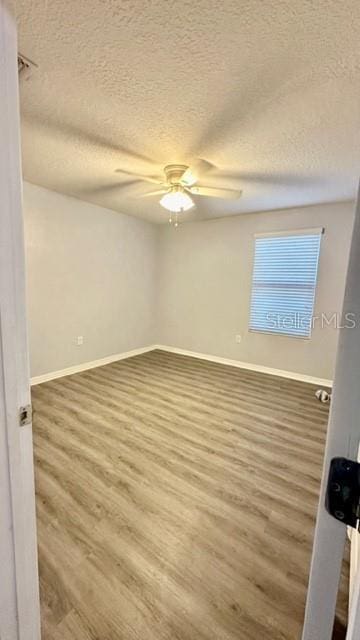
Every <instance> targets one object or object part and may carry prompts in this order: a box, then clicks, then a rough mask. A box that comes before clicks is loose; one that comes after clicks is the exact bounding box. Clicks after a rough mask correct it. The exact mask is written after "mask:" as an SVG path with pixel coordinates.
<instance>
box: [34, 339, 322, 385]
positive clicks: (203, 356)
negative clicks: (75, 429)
mask: <svg viewBox="0 0 360 640" xmlns="http://www.w3.org/2000/svg"><path fill="white" fill-rule="evenodd" d="M154 349H159V350H160V351H168V352H169V353H177V354H179V355H181V356H189V357H190V358H198V359H200V360H208V361H210V362H217V363H218V364H225V365H228V366H230V367H237V368H238V369H247V370H249V371H258V372H259V373H267V374H269V375H272V376H279V377H280V378H289V379H290V380H299V381H300V382H308V383H309V384H316V385H319V387H332V384H333V381H332V380H327V379H326V378H316V377H314V376H308V375H305V374H304V373H296V372H295V371H286V370H284V369H273V368H271V367H265V366H263V365H260V364H252V363H250V362H242V361H241V360H231V359H229V358H222V357H221V356H213V355H210V354H207V353H198V352H197V351H189V350H187V349H179V348H178V347H170V346H168V345H164V344H152V345H149V346H148V347H140V348H139V349H132V350H131V351H124V352H123V353H116V354H114V355H112V356H106V357H105V358H100V359H99V360H92V361H91V362H83V363H82V364H78V365H74V366H72V367H67V368H66V369H60V370H59V371H51V372H49V373H44V374H43V375H41V376H34V377H33V378H31V379H30V384H31V386H35V385H37V384H41V383H42V382H49V381H50V380H56V378H63V377H65V376H71V375H73V374H74V373H80V372H81V371H87V370H88V369H95V368H96V367H102V366H103V365H105V364H111V363H112V362H116V361H117V360H125V359H126V358H132V357H133V356H138V355H141V354H142V353H147V352H148V351H154Z"/></svg>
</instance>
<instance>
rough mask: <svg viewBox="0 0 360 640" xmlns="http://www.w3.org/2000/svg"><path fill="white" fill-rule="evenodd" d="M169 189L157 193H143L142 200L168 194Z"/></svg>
mask: <svg viewBox="0 0 360 640" xmlns="http://www.w3.org/2000/svg"><path fill="white" fill-rule="evenodd" d="M168 190H169V189H168V188H164V189H157V190H156V191H149V192H148V193H143V194H142V195H141V196H140V198H148V197H149V196H159V195H162V194H163V193H166V192H167V191H168Z"/></svg>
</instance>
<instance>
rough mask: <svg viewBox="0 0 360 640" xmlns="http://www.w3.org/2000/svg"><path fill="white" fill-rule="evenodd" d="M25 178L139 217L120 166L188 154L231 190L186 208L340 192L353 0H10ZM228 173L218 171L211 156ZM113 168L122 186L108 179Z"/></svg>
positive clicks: (350, 100)
mask: <svg viewBox="0 0 360 640" xmlns="http://www.w3.org/2000/svg"><path fill="white" fill-rule="evenodd" d="M16 6H17V15H18V24H19V49H20V51H21V52H22V53H24V54H25V55H26V56H28V57H29V58H31V59H33V60H34V61H35V62H36V63H37V64H38V65H39V68H38V69H37V70H36V71H35V72H34V73H33V75H32V77H31V78H30V80H29V81H22V82H21V109H22V146H23V167H24V176H25V179H27V180H29V181H30V182H34V183H36V184H40V185H43V186H45V187H48V188H50V189H54V190H56V191H60V192H63V193H66V194H69V195H73V196H76V197H78V198H81V199H83V200H88V201H91V202H95V203H98V204H101V205H103V206H105V207H109V208H111V209H115V210H117V211H121V212H124V213H128V214H132V215H135V216H140V217H143V218H145V219H146V220H150V221H156V222H162V221H166V220H167V214H166V212H165V211H164V209H162V207H160V205H159V203H158V200H159V197H153V198H145V199H143V198H140V197H139V196H140V195H141V194H143V193H146V191H148V190H149V189H151V188H152V185H149V184H146V183H143V184H136V183H135V184H129V183H130V181H131V176H130V175H127V174H120V173H116V171H115V170H116V169H118V168H122V169H124V170H125V171H127V172H132V171H137V172H142V173H146V174H154V173H157V172H161V169H162V167H163V165H164V164H167V163H170V162H187V163H189V164H191V161H192V159H193V158H196V157H200V158H205V159H206V160H208V161H210V162H212V163H214V164H215V165H216V167H218V170H217V171H214V172H213V173H212V174H211V175H209V176H207V177H206V179H204V183H206V184H208V185H212V186H217V185H218V186H228V187H234V186H235V187H238V188H241V189H242V190H243V196H242V198H241V199H240V200H238V201H235V202H234V201H224V200H213V199H209V198H201V199H199V198H198V199H197V205H198V206H197V208H196V209H195V210H192V211H191V212H189V213H188V214H186V216H187V218H192V219H200V218H203V217H218V216H222V215H233V214H236V213H240V212H246V211H258V210H264V209H273V208H282V207H290V206H295V205H306V204H312V203H319V202H329V201H336V200H347V199H351V198H354V196H355V192H356V183H357V179H358V175H359V167H360V134H359V129H360V126H359V125H360V37H359V34H360V3H359V2H358V0H342V1H340V2H339V0H313V1H311V0H224V1H223V2H218V1H217V0H216V1H215V0H192V1H189V0H181V1H180V0H168V1H166V0H76V1H74V0H33V1H30V0H18V1H17V2H16ZM225 170H226V171H227V173H229V171H231V173H232V174H236V175H237V176H238V177H233V178H229V177H228V178H227V179H226V180H225V179H223V178H222V177H221V171H225ZM120 182H123V185H122V186H121V185H120V186H119V184H120Z"/></svg>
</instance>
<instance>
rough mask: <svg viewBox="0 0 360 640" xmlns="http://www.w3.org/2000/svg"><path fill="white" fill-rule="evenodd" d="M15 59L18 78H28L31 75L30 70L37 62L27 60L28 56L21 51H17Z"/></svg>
mask: <svg viewBox="0 0 360 640" xmlns="http://www.w3.org/2000/svg"><path fill="white" fill-rule="evenodd" d="M17 60H18V74H19V78H20V79H21V80H23V79H24V80H28V79H29V77H30V76H31V72H32V70H33V69H34V68H36V67H37V64H35V62H32V60H29V58H27V57H26V56H24V55H23V54H22V53H18V57H17Z"/></svg>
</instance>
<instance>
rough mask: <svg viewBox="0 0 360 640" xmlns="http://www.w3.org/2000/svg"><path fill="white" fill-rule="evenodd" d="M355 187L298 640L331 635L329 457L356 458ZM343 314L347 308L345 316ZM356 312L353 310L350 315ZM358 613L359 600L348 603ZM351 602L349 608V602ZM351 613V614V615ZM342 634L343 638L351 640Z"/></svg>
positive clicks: (358, 265)
mask: <svg viewBox="0 0 360 640" xmlns="http://www.w3.org/2000/svg"><path fill="white" fill-rule="evenodd" d="M359 271H360V188H359V193H358V199H357V204H356V210H355V220H354V227H353V233H352V240H351V249H350V258H349V265H348V271H347V276H346V284H345V294H344V303H343V310H342V322H341V326H346V324H345V321H346V318H347V317H350V318H355V319H356V322H355V326H354V327H353V328H351V329H342V330H341V331H340V336H339V343H338V348H337V354H336V365H335V377H334V386H333V393H332V401H331V410H330V417H329V424H328V430H327V436H326V447H325V455H324V463H323V474H322V480H321V489H320V498H319V505H318V511H317V519H316V527H315V534H314V543H313V553H312V561H311V568H310V577H309V586H308V592H307V602H306V611H305V620H304V627H303V635H302V640H330V639H331V636H332V630H333V624H334V618H335V610H336V600H337V594H338V588H339V581H340V575H341V568H342V561H343V555H344V545H345V540H346V534H347V530H346V526H345V525H344V524H343V523H341V522H339V521H338V520H335V519H334V518H333V517H332V516H330V515H329V514H328V512H327V511H326V509H325V496H326V489H327V483H328V474H329V467H330V462H331V460H332V458H335V457H344V458H351V459H352V460H357V456H358V448H359V436H360V423H359V417H358V415H359V397H360V278H359V276H358V274H359ZM346 314H351V315H350V316H346ZM353 314H355V316H354V315H353ZM352 607H354V612H353V613H354V614H355V611H356V609H359V611H358V614H357V615H358V617H360V600H359V599H357V598H354V601H353V603H352ZM352 607H351V608H352ZM350 617H351V616H350ZM352 637H353V636H351V635H347V639H348V640H352Z"/></svg>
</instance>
